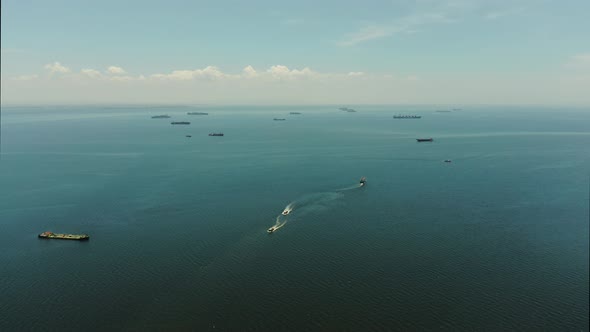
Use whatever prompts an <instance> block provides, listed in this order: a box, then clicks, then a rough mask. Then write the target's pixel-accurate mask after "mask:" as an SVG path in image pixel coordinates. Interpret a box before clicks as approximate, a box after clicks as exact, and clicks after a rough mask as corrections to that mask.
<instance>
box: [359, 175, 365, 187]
mask: <svg viewBox="0 0 590 332" xmlns="http://www.w3.org/2000/svg"><path fill="white" fill-rule="evenodd" d="M359 183H360V186H361V187H362V186H364V185H365V183H367V178H366V177H364V176H363V177H362V178H361V180H360V182H359Z"/></svg>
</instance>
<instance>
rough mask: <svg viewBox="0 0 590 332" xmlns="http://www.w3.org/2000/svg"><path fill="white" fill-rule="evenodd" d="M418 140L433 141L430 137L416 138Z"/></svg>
mask: <svg viewBox="0 0 590 332" xmlns="http://www.w3.org/2000/svg"><path fill="white" fill-rule="evenodd" d="M416 141H418V142H432V141H434V140H433V139H432V138H416Z"/></svg>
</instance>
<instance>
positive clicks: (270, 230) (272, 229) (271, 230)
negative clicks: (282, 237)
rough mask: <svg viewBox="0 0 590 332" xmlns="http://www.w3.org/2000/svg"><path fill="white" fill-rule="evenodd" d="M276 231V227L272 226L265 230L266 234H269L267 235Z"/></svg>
mask: <svg viewBox="0 0 590 332" xmlns="http://www.w3.org/2000/svg"><path fill="white" fill-rule="evenodd" d="M276 230H277V227H276V226H272V227H271V228H269V229H268V230H267V232H269V233H272V232H274V231H276Z"/></svg>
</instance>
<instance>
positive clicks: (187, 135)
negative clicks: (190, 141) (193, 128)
mask: <svg viewBox="0 0 590 332" xmlns="http://www.w3.org/2000/svg"><path fill="white" fill-rule="evenodd" d="M185 136H186V137H193V136H192V135H185Z"/></svg>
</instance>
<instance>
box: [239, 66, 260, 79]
mask: <svg viewBox="0 0 590 332" xmlns="http://www.w3.org/2000/svg"><path fill="white" fill-rule="evenodd" d="M257 76H258V72H257V71H256V69H254V68H253V67H252V66H246V67H245V68H244V69H243V70H242V77H245V78H254V77H257Z"/></svg>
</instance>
